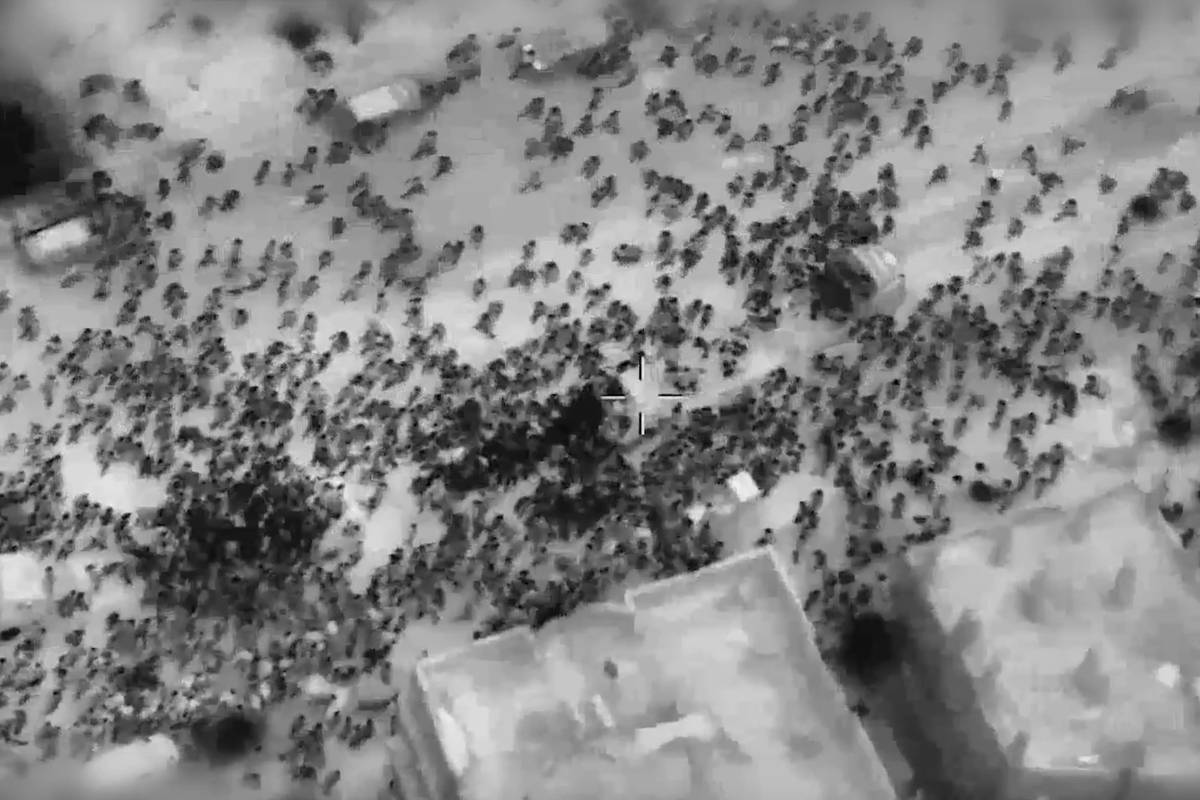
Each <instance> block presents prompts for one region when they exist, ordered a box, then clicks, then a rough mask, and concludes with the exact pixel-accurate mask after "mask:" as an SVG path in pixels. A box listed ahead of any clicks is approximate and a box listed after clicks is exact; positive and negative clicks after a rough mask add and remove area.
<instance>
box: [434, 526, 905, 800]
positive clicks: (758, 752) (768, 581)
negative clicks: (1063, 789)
mask: <svg viewBox="0 0 1200 800" xmlns="http://www.w3.org/2000/svg"><path fill="white" fill-rule="evenodd" d="M417 681H418V685H419V686H420V688H421V691H422V693H423V694H424V698H425V703H426V705H427V707H428V710H429V713H430V716H431V717H432V718H433V720H434V721H435V725H434V727H435V728H436V730H437V738H438V740H439V742H440V745H441V750H442V753H443V755H444V756H445V761H446V763H447V764H448V765H449V766H450V770H451V772H453V773H454V774H455V775H456V776H457V787H458V794H459V796H461V797H462V798H464V800H485V799H486V800H510V799H511V800H543V798H544V799H545V800H550V799H551V798H553V799H554V800H585V799H590V798H596V800H599V799H600V798H606V799H607V798H617V797H620V798H646V799H647V800H650V799H651V798H661V799H662V800H684V799H685V798H688V799H689V800H691V799H693V798H711V800H726V798H730V799H732V798H737V799H738V800H741V798H745V797H754V798H756V800H773V798H780V800H782V799H783V798H789V800H790V799H791V798H795V797H805V798H812V800H820V799H821V798H826V797H828V798H838V799H839V800H841V799H842V798H847V797H853V798H861V799H862V800H873V798H885V797H893V796H894V794H893V792H892V790H891V788H890V786H889V784H888V780H887V777H886V773H885V772H884V770H883V768H882V766H881V765H880V763H879V761H878V759H877V758H876V756H875V753H874V750H873V749H872V748H871V746H870V743H869V741H868V740H867V738H866V736H865V734H864V733H863V730H862V727H861V726H860V725H859V722H858V720H857V718H855V717H854V716H853V715H852V714H851V713H850V712H849V711H848V710H847V708H846V705H845V700H844V698H843V695H842V693H841V691H840V688H839V687H838V685H837V684H836V682H835V681H834V679H833V677H832V676H831V675H830V674H829V672H828V671H827V670H826V668H825V666H824V664H823V663H822V661H821V659H820V656H819V654H818V653H817V651H816V648H815V647H814V645H813V639H812V628H811V625H810V623H809V622H808V620H807V618H806V617H805V615H804V612H803V610H802V608H801V606H800V604H799V602H798V600H797V598H796V596H795V594H794V593H793V591H792V589H791V587H790V586H789V584H788V582H787V579H786V577H785V573H784V572H783V570H782V569H781V566H780V564H779V562H778V560H777V557H776V556H775V554H774V553H773V552H771V551H770V550H769V549H768V548H763V549H759V550H755V551H752V552H750V553H747V554H745V555H741V556H737V557H734V558H731V559H728V560H726V561H723V562H721V563H719V564H716V565H713V566H711V567H708V568H706V569H704V570H700V571H698V572H696V573H692V574H690V575H686V576H682V577H679V578H673V579H669V580H666V581H662V582H658V583H654V584H650V585H646V586H642V587H640V588H638V589H636V590H632V591H630V592H629V593H628V594H627V595H626V597H625V602H624V603H619V604H605V605H596V606H591V607H588V608H584V609H581V610H580V611H579V612H578V613H576V614H573V615H571V616H570V617H568V618H566V619H562V620H557V621H555V622H553V623H551V624H548V625H546V626H545V627H543V628H542V629H540V630H539V631H537V632H536V633H534V632H532V631H530V630H529V629H524V628H522V629H515V630H511V631H507V632H505V633H503V634H500V635H498V636H495V637H491V638H489V639H486V640H482V641H480V642H477V643H475V644H474V645H472V646H470V647H467V648H465V649H462V650H459V651H456V652H452V653H448V654H445V655H440V656H434V657H430V658H428V659H425V660H424V661H422V662H421V663H420V664H419V665H418V667H417Z"/></svg>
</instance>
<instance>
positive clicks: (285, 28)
mask: <svg viewBox="0 0 1200 800" xmlns="http://www.w3.org/2000/svg"><path fill="white" fill-rule="evenodd" d="M271 33H272V34H274V35H275V36H276V37H278V38H279V39H282V40H283V41H285V42H287V44H288V46H289V47H291V48H292V49H293V50H295V51H296V52H298V53H300V52H303V51H305V50H307V49H308V48H310V47H312V46H313V45H315V44H316V43H317V40H318V39H320V38H321V37H322V36H324V35H325V31H324V29H322V28H321V26H320V25H318V24H317V23H316V22H314V21H313V20H311V19H308V18H307V17H305V16H304V15H302V14H298V13H296V12H294V11H289V12H287V13H284V14H282V15H281V16H280V17H279V19H278V20H276V21H275V25H274V26H273V27H272V28H271Z"/></svg>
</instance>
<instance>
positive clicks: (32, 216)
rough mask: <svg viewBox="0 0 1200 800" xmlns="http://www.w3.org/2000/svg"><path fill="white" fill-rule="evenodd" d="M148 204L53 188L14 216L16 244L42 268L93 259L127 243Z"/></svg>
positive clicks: (29, 260)
mask: <svg viewBox="0 0 1200 800" xmlns="http://www.w3.org/2000/svg"><path fill="white" fill-rule="evenodd" d="M144 211H145V203H143V202H142V201H140V200H138V199H137V198H134V197H131V196H129V195H125V194H122V193H120V192H104V193H102V194H101V195H100V196H98V197H96V196H91V195H89V194H88V193H86V192H82V193H76V192H74V191H72V190H71V189H69V188H68V187H67V186H66V185H63V186H60V187H54V188H53V189H51V190H48V191H47V192H45V193H43V194H41V195H39V196H37V197H35V198H32V199H30V200H29V201H27V202H26V203H25V204H24V205H22V206H19V207H17V208H16V209H14V210H13V211H12V212H11V225H12V227H11V232H12V240H13V245H14V247H15V248H16V250H17V252H18V253H19V254H20V255H21V257H22V259H23V260H24V261H25V262H26V263H27V264H28V265H29V266H32V267H34V268H37V269H50V268H54V267H63V266H69V265H72V264H76V263H79V262H81V261H88V260H94V259H96V258H99V257H100V256H102V255H104V254H106V253H111V252H112V251H113V250H115V249H116V248H118V247H120V246H121V245H122V244H125V243H127V242H128V241H129V240H130V239H131V238H132V237H133V236H134V235H135V233H136V231H137V230H138V228H139V225H140V223H141V221H142V214H143V212H144Z"/></svg>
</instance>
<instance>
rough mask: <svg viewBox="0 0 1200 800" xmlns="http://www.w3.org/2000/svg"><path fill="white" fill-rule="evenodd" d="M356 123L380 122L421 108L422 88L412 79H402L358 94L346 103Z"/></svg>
mask: <svg viewBox="0 0 1200 800" xmlns="http://www.w3.org/2000/svg"><path fill="white" fill-rule="evenodd" d="M346 107H347V108H349V109H350V113H351V114H353V115H354V120H355V121H356V122H379V121H382V120H385V119H387V118H388V117H390V116H392V115H393V114H400V113H404V112H409V111H417V110H419V109H420V108H421V86H420V84H418V83H417V82H416V81H415V80H413V79H411V78H401V79H400V80H397V81H395V82H393V83H389V84H386V85H384V86H379V87H377V88H375V89H371V90H370V91H366V92H363V93H362V94H357V95H355V96H354V97H351V98H350V99H349V100H347V101H346Z"/></svg>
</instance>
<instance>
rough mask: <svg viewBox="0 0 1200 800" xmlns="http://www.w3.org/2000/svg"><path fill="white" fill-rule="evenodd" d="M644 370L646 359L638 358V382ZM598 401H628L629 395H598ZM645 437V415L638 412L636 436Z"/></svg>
mask: <svg viewBox="0 0 1200 800" xmlns="http://www.w3.org/2000/svg"><path fill="white" fill-rule="evenodd" d="M645 370H646V357H645V356H638V381H641V380H643V379H644V378H645V374H646V372H645ZM657 396H658V397H661V398H671V397H676V398H677V397H683V396H684V395H683V393H681V392H659V393H658V395H657ZM600 399H601V400H628V399H629V395H627V394H603V395H600ZM645 435H646V415H645V413H643V412H641V411H639V412H638V436H645Z"/></svg>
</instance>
